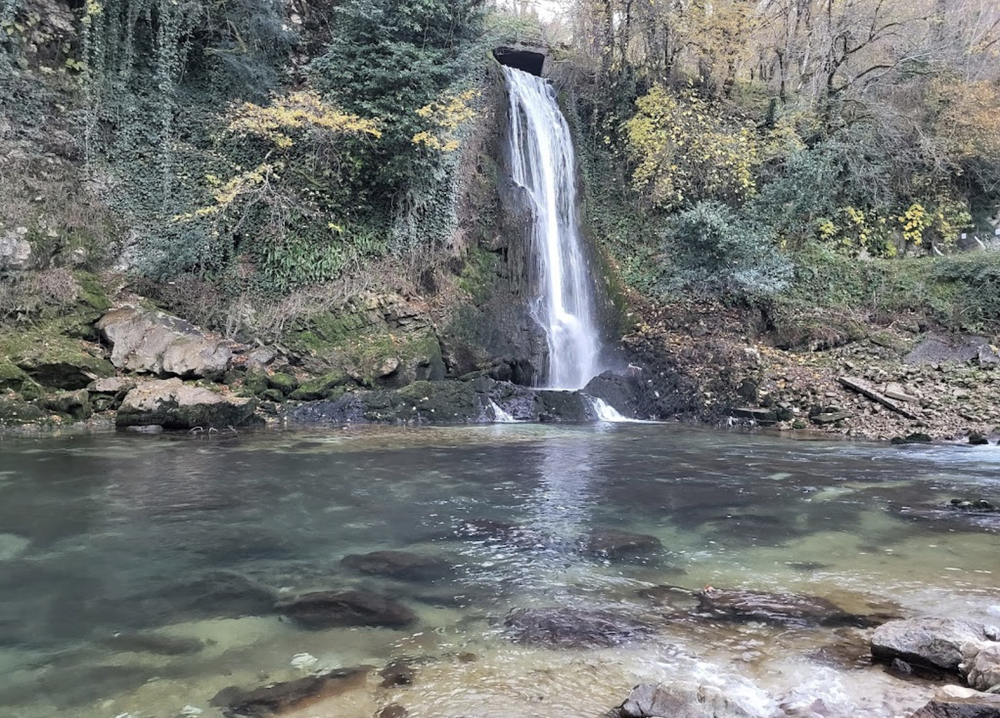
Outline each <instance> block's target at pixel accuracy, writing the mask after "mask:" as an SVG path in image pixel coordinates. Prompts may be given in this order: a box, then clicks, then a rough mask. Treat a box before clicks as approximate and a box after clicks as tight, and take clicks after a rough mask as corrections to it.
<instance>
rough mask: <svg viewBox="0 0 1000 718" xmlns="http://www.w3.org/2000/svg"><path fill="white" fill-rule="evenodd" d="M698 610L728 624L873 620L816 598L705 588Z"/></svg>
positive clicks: (843, 623)
mask: <svg viewBox="0 0 1000 718" xmlns="http://www.w3.org/2000/svg"><path fill="white" fill-rule="evenodd" d="M698 611H699V612H701V613H708V614H710V615H711V616H713V617H715V618H722V619H725V620H728V621H760V622H762V623H773V624H779V625H802V626H866V625H871V624H872V619H870V618H868V617H865V616H858V615H855V614H853V613H848V612H847V611H845V610H844V609H842V608H840V607H839V606H837V605H836V604H834V603H832V602H831V601H829V600H827V599H825V598H821V597H819V596H803V595H799V594H794V593H766V592H763V591H741V590H736V591H727V590H723V589H718V588H711V587H709V588H707V589H705V590H704V591H702V592H701V593H699V594H698Z"/></svg>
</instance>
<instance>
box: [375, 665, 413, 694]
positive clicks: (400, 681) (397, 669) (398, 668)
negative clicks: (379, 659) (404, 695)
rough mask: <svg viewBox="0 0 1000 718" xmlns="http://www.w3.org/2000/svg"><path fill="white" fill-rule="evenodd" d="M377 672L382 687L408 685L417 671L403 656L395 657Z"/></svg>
mask: <svg viewBox="0 0 1000 718" xmlns="http://www.w3.org/2000/svg"><path fill="white" fill-rule="evenodd" d="M378 674H379V676H380V677H381V678H382V683H381V686H382V687H383V688H392V687H393V686H408V685H410V684H411V683H413V679H414V677H415V676H416V674H417V672H416V670H415V669H414V668H413V666H412V665H411V663H410V661H408V660H406V659H404V658H397V659H396V660H395V661H392V662H391V663H389V664H388V665H387V666H386V667H385V668H383V669H382V670H381V671H379V673H378Z"/></svg>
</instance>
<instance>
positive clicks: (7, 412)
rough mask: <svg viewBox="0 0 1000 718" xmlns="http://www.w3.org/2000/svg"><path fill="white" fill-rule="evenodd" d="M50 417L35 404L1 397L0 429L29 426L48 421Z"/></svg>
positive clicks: (14, 398)
mask: <svg viewBox="0 0 1000 718" xmlns="http://www.w3.org/2000/svg"><path fill="white" fill-rule="evenodd" d="M48 418H49V417H48V415H47V414H46V413H45V412H44V411H42V410H41V409H39V408H38V407H37V406H35V405H34V404H29V403H27V402H25V401H21V400H20V399H18V398H16V397H11V398H8V397H4V396H2V395H0V427H14V426H28V425H31V424H40V423H43V422H45V421H47V420H48Z"/></svg>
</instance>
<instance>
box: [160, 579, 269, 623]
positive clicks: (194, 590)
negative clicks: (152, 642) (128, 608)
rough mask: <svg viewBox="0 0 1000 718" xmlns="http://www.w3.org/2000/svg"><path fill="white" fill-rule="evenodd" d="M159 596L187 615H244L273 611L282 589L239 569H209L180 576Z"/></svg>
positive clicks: (264, 613)
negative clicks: (189, 575) (257, 579)
mask: <svg viewBox="0 0 1000 718" xmlns="http://www.w3.org/2000/svg"><path fill="white" fill-rule="evenodd" d="M155 598H156V599H159V600H164V601H166V602H167V605H168V606H169V607H170V610H171V612H172V613H175V614H179V615H182V616H185V617H195V618H216V617H225V618H241V617H243V616H266V615H269V614H273V613H274V604H275V602H276V601H277V600H278V593H277V591H275V590H274V589H272V588H271V587H269V586H265V585H263V584H261V583H259V582H257V581H255V580H253V579H252V578H249V577H247V576H244V575H243V574H241V573H237V572H236V571H206V572H205V573H202V574H196V575H194V576H191V577H180V578H176V579H175V580H174V581H172V582H171V583H170V585H169V586H167V587H166V588H165V589H163V590H161V591H159V592H158V593H157V594H156V595H155ZM147 600H153V597H150V598H148V599H147Z"/></svg>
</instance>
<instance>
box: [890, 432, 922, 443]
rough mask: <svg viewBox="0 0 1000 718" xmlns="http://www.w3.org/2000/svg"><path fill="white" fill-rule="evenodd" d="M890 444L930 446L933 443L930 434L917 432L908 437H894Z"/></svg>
mask: <svg viewBox="0 0 1000 718" xmlns="http://www.w3.org/2000/svg"><path fill="white" fill-rule="evenodd" d="M889 443H890V444H895V445H897V446H898V445H901V444H929V443H931V437H930V434H924V433H922V432H919V431H915V432H913V433H912V434H907V435H906V436H894V437H892V439H891V440H890V441H889Z"/></svg>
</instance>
